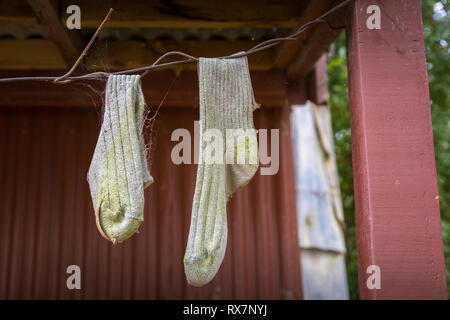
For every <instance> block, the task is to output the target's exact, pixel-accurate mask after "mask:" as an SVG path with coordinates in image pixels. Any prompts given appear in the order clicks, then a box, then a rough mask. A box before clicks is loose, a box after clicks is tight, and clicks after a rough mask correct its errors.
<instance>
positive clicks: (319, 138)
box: [291, 102, 348, 299]
mask: <svg viewBox="0 0 450 320" xmlns="http://www.w3.org/2000/svg"><path fill="white" fill-rule="evenodd" d="M330 120H331V119H330V113H329V108H328V107H327V106H316V105H314V104H312V103H310V102H308V103H307V104H305V105H294V106H292V111H291V136H292V142H293V154H294V168H295V183H296V194H297V196H296V199H297V225H298V234H299V245H300V252H301V259H302V260H301V265H302V281H303V291H304V295H305V299H348V287H347V276H346V271H345V253H346V249H345V241H344V233H343V230H342V225H343V223H344V219H343V212H342V202H341V197H340V191H339V184H338V177H337V170H336V159H335V156H334V146H333V131H332V129H331V121H330Z"/></svg>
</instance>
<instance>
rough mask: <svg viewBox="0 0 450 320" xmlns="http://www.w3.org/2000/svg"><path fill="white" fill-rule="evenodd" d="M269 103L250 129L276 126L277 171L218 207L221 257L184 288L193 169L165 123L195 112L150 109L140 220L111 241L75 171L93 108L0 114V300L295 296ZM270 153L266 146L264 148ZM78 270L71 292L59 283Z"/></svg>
mask: <svg viewBox="0 0 450 320" xmlns="http://www.w3.org/2000/svg"><path fill="white" fill-rule="evenodd" d="M284 113H285V111H282V110H281V109H279V108H263V109H262V110H258V111H257V112H256V113H255V122H256V126H257V128H281V131H280V138H281V150H280V151H281V152H280V171H279V172H278V174H277V175H275V176H261V175H260V174H259V172H258V173H257V174H256V176H255V177H254V179H253V180H252V182H251V183H250V184H249V185H248V186H247V187H245V188H243V189H242V190H240V191H238V192H237V193H236V194H235V195H234V196H233V199H232V201H231V202H230V203H229V204H228V216H229V226H230V230H229V240H228V248H227V253H226V256H225V259H224V262H223V265H222V268H221V270H220V271H219V273H218V275H217V276H216V278H215V279H214V280H213V282H212V283H210V284H208V285H207V286H205V287H202V288H194V287H191V286H189V285H188V284H187V283H186V280H185V277H184V271H183V263H182V260H183V255H184V249H185V245H186V240H187V235H188V229H189V222H190V213H191V203H192V195H193V192H194V184H195V174H196V166H195V165H179V166H176V165H174V164H173V163H172V162H171V161H170V151H171V148H172V146H173V145H175V144H176V142H171V141H170V134H171V132H172V130H174V129H175V128H187V129H189V130H191V132H193V121H194V120H195V119H197V118H198V110H197V109H192V108H170V109H169V108H168V109H164V108H163V109H162V110H161V111H160V113H159V115H158V118H157V123H156V125H155V127H154V129H153V134H152V137H153V139H152V140H153V147H152V149H153V150H154V151H153V152H152V160H151V173H152V175H153V177H154V178H155V183H154V184H153V185H151V186H150V187H149V188H148V189H147V190H146V194H145V196H146V204H145V205H146V207H145V221H144V222H143V224H142V226H141V228H140V233H139V234H137V235H135V236H134V237H132V238H131V239H129V240H127V241H125V242H124V243H122V244H119V245H115V246H114V245H112V244H111V243H109V242H107V241H106V240H105V239H103V238H102V237H101V236H100V234H99V233H98V231H97V228H96V226H95V219H94V213H93V209H92V204H91V199H90V195H89V189H88V184H87V182H86V174H87V170H88V167H89V163H90V160H91V156H92V153H93V150H94V147H95V143H96V139H97V135H98V130H99V117H98V114H97V113H96V112H95V111H94V109H76V108H60V109H57V108H2V109H1V110H0V154H1V157H0V182H1V183H0V298H1V299H16V298H19V299H22V298H26V299H211V298H217V299H280V298H281V299H285V298H300V297H301V296H300V295H301V293H300V292H301V284H300V281H301V280H300V267H299V254H298V246H297V230H296V225H297V224H296V217H295V199H294V182H293V166H292V151H291V141H290V136H289V119H288V118H287V116H286V114H284ZM269 150H270V149H269ZM71 264H76V265H79V266H80V267H81V272H82V289H81V290H68V289H67V288H66V279H67V277H68V275H67V274H66V268H67V266H68V265H71Z"/></svg>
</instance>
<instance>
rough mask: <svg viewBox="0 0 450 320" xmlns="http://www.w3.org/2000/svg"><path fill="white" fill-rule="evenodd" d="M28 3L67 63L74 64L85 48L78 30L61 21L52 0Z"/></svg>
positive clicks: (34, 0) (38, 0)
mask: <svg viewBox="0 0 450 320" xmlns="http://www.w3.org/2000/svg"><path fill="white" fill-rule="evenodd" d="M28 3H29V5H30V6H31V8H32V9H33V11H34V13H35V15H36V17H37V18H38V20H39V21H40V23H41V24H42V26H43V27H44V28H45V31H46V34H47V37H48V38H49V39H50V40H52V41H53V42H55V43H56V45H57V46H58V48H59V50H60V51H61V55H62V57H63V58H64V60H65V62H66V63H67V65H68V66H70V65H72V64H73V63H74V62H75V61H76V59H77V58H78V57H79V56H80V54H81V51H82V50H83V41H82V38H81V36H80V34H79V33H78V31H77V30H75V31H69V30H68V29H67V28H66V27H65V26H64V25H63V24H62V23H61V21H60V18H59V16H58V12H57V10H56V8H55V7H54V6H53V4H52V2H51V1H50V0H28ZM105 12H107V11H105Z"/></svg>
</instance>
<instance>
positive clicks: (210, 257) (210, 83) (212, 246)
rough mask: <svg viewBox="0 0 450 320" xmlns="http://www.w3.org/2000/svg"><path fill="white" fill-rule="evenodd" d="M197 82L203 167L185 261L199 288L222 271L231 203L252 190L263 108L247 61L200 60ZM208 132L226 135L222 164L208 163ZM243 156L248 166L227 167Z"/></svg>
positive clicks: (199, 170) (243, 59)
mask: <svg viewBox="0 0 450 320" xmlns="http://www.w3.org/2000/svg"><path fill="white" fill-rule="evenodd" d="M198 77H199V87H200V146H201V147H200V153H201V154H200V159H201V161H200V163H199V164H198V169H197V179H196V186H195V193H194V199H193V204H192V216H191V227H190V231H189V238H188V243H187V248H186V253H185V256H184V269H185V273H186V278H187V281H188V282H189V283H190V284H191V285H194V286H202V285H205V284H206V283H208V282H210V281H211V280H212V279H213V277H214V276H215V275H216V273H217V271H218V270H219V268H220V265H221V263H222V260H223V257H224V255H225V250H226V244H227V234H228V229H227V213H226V202H227V199H228V198H229V197H230V196H231V194H232V193H233V192H234V191H235V190H237V189H238V188H239V187H241V186H243V185H245V184H247V183H248V181H250V179H251V178H252V177H253V175H254V174H255V172H256V170H257V169H258V151H257V150H258V145H257V141H256V130H254V126H253V110H255V109H256V108H258V107H259V105H258V104H257V103H256V102H255V100H254V97H253V89H252V86H251V80H250V73H249V70H248V62H247V58H246V57H242V58H236V59H214V58H213V59H211V58H200V59H199V63H198ZM208 129H216V130H218V131H219V132H220V133H221V134H222V137H223V141H222V142H223V143H222V146H223V150H222V151H223V152H222V154H220V155H219V156H218V157H219V158H221V160H222V163H219V164H215V163H213V164H211V163H205V162H206V159H207V158H208V152H209V150H210V149H209V146H210V145H211V143H212V142H211V139H210V137H209V136H208V135H207V134H205V133H206V130H208ZM226 129H241V130H247V131H246V132H243V131H240V132H233V133H231V134H230V133H228V137H229V139H226V138H227V132H226ZM243 133H245V134H243ZM245 136H247V137H248V138H247V139H245ZM238 138H239V139H238ZM241 138H242V139H241ZM246 140H248V143H247V145H246V144H245V141H246ZM216 152H217V150H216ZM240 156H242V159H244V160H245V163H241V164H225V161H226V160H228V161H232V160H233V158H236V157H240ZM250 160H251V161H250ZM249 162H250V163H249Z"/></svg>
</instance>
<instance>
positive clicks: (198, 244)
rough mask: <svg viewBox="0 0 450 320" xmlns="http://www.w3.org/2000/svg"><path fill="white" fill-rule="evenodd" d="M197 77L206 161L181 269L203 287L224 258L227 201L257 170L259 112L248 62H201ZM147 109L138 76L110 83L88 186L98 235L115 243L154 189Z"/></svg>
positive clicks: (134, 225)
mask: <svg viewBox="0 0 450 320" xmlns="http://www.w3.org/2000/svg"><path fill="white" fill-rule="evenodd" d="M198 74H199V86H200V127H201V151H200V152H201V154H200V159H201V161H200V163H199V165H198V169H197V178H196V188H195V193H194V199H193V205H192V216H191V228H190V232H189V238H188V244H187V248H186V254H185V257H184V266H185V273H186V277H187V280H188V282H189V283H190V284H192V285H195V286H202V285H204V284H206V283H208V282H210V281H211V280H212V278H213V277H214V276H215V274H216V273H217V271H218V270H219V268H220V265H221V263H222V260H223V257H224V255H225V250H226V244H227V234H228V228H227V215H226V203H227V200H228V199H229V198H230V197H231V195H232V194H233V193H234V192H235V191H236V190H237V189H238V188H240V187H242V186H244V185H246V184H247V183H248V182H249V181H250V179H251V178H252V177H253V176H254V174H255V172H256V171H257V169H258V145H257V140H256V130H255V129H254V125H253V111H254V110H255V109H256V108H258V107H259V105H258V104H257V103H256V102H255V99H254V96H253V89H252V86H251V80H250V73H249V70H248V62H247V58H246V57H243V58H235V59H208V58H200V60H199V65H198ZM144 109H145V102H144V97H143V94H142V89H141V85H140V77H139V76H137V75H133V76H130V75H112V76H110V77H109V78H108V82H107V86H106V96H105V110H104V116H103V122H102V126H101V130H100V135H99V139H98V141H97V145H96V147H95V151H94V156H93V159H92V162H91V166H90V168H89V172H88V182H89V186H90V190H91V196H92V201H93V205H94V209H95V215H96V222H97V227H98V229H99V231H100V233H101V234H102V235H103V236H104V237H105V238H106V239H108V240H110V241H112V242H113V243H116V242H121V241H124V240H126V239H127V238H129V237H130V236H132V235H133V234H134V233H135V232H137V230H138V227H139V225H140V223H141V222H142V221H143V212H144V189H145V188H146V187H147V186H148V185H150V184H151V183H152V182H153V178H152V177H151V175H150V173H149V171H148V167H147V161H146V151H145V146H144V140H143V137H142V127H143V123H144ZM208 129H213V131H215V132H216V133H217V132H219V133H220V134H221V136H222V140H221V145H222V149H221V150H215V151H214V153H215V152H216V151H217V152H218V154H217V155H216V154H214V157H215V158H216V159H219V160H220V159H221V160H222V161H216V163H214V162H213V163H211V161H210V160H211V159H210V158H211V155H210V154H208V151H210V150H211V148H210V147H211V144H212V143H213V142H212V141H213V140H211V139H210V138H211V137H210V136H209V135H208V131H209V130H208ZM230 129H232V131H230ZM219 140H220V139H219ZM216 145H217V144H216ZM219 149H220V148H219ZM214 157H213V158H214Z"/></svg>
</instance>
